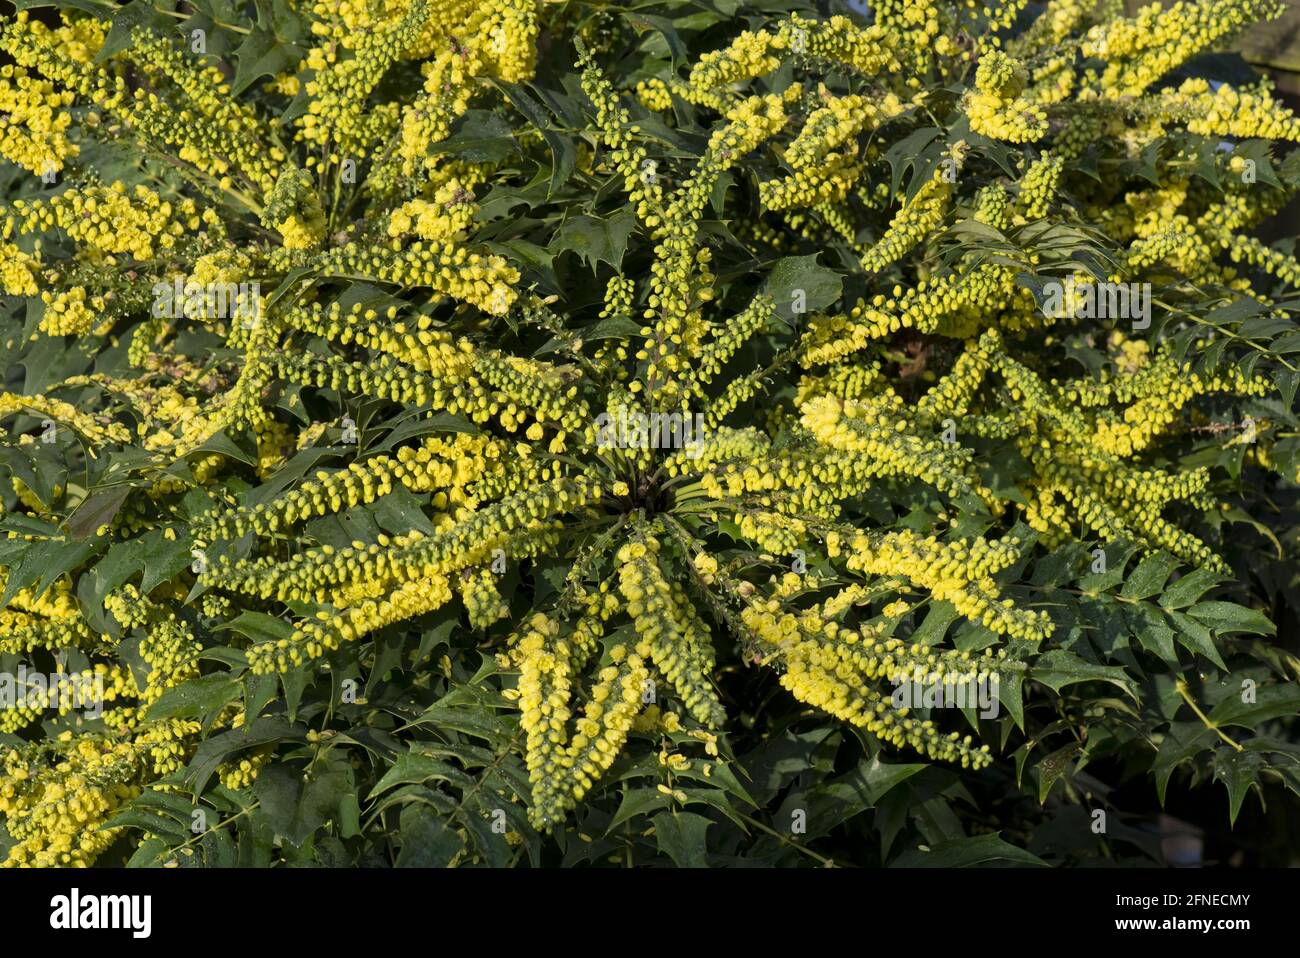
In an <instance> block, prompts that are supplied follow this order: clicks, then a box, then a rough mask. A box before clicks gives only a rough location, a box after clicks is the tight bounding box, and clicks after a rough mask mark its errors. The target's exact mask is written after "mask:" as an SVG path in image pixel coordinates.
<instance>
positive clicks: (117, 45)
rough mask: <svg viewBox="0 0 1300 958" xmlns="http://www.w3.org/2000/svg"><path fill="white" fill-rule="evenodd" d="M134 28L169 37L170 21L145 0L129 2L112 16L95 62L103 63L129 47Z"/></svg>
mask: <svg viewBox="0 0 1300 958" xmlns="http://www.w3.org/2000/svg"><path fill="white" fill-rule="evenodd" d="M136 27H144V28H146V29H149V30H152V31H153V32H154V33H157V34H160V35H162V36H169V35H170V33H171V30H172V21H171V20H169V19H168V18H167V17H164V16H163V15H162V14H161V13H159V12H158V11H157V9H155V8H154V6H153V4H151V3H147V2H146V0H131V2H130V3H128V4H127V5H126V6H124V7H119V8H118V9H117V12H116V13H114V14H113V19H112V21H111V25H110V26H109V29H108V36H106V37H105V38H104V45H103V46H101V47H100V48H99V52H98V53H96V54H95V62H96V63H103V62H104V61H105V60H108V59H109V58H111V57H113V56H114V55H115V54H118V53H121V52H122V51H123V50H125V49H126V48H127V47H128V46H130V45H131V32H132V31H133V30H135V28H136Z"/></svg>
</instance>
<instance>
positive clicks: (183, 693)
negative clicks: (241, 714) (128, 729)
mask: <svg viewBox="0 0 1300 958" xmlns="http://www.w3.org/2000/svg"><path fill="white" fill-rule="evenodd" d="M241 694H243V688H242V687H241V685H240V683H239V682H238V680H236V679H234V678H233V677H232V676H231V675H230V674H229V673H225V672H222V673H218V674H215V675H204V676H201V677H200V678H197V679H190V680H189V681H188V682H183V683H181V684H180V685H177V686H173V687H172V688H170V689H167V690H166V691H165V692H163V694H162V695H161V696H160V697H159V699H158V701H156V702H154V703H153V704H152V705H151V706H149V711H148V712H147V713H146V715H145V718H146V721H149V722H157V721H160V720H162V719H173V718H201V717H203V716H206V715H210V714H211V713H213V712H216V711H218V710H219V709H221V708H222V707H223V706H224V705H226V704H227V703H229V702H233V701H234V700H235V699H237V698H239V697H240V695H241Z"/></svg>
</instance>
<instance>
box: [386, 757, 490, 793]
mask: <svg viewBox="0 0 1300 958" xmlns="http://www.w3.org/2000/svg"><path fill="white" fill-rule="evenodd" d="M431 779H432V780H436V781H443V782H449V783H450V784H452V785H459V786H461V787H464V788H470V787H473V784H474V780H473V779H472V778H470V777H469V776H468V775H466V774H465V773H464V772H462V771H461V770H460V769H458V768H455V767H453V766H451V765H448V764H447V763H446V762H442V761H439V760H438V759H436V758H430V757H429V756H428V755H420V754H418V753H415V752H403V753H402V754H401V755H399V756H397V761H395V762H394V763H393V765H392V767H391V768H389V770H388V771H387V772H386V773H384V777H383V778H381V779H380V780H379V781H378V783H377V784H376V785H375V787H374V788H372V789H371V790H370V794H369V795H368V796H367V798H368V799H373V798H374V797H375V796H376V795H379V794H381V793H383V792H385V791H387V790H388V789H390V788H393V787H394V786H396V785H406V784H413V785H420V784H423V783H424V782H427V781H429V780H431Z"/></svg>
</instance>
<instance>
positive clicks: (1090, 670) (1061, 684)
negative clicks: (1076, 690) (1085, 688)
mask: <svg viewBox="0 0 1300 958" xmlns="http://www.w3.org/2000/svg"><path fill="white" fill-rule="evenodd" d="M1028 677H1029V678H1031V679H1033V680H1034V681H1036V682H1041V683H1042V684H1043V685H1046V686H1047V687H1048V688H1050V689H1052V690H1053V691H1056V692H1059V691H1061V689H1063V688H1065V687H1066V686H1069V685H1075V684H1077V683H1079V682H1092V681H1102V682H1110V683H1112V684H1113V685H1117V686H1119V687H1120V688H1121V689H1123V690H1124V691H1126V692H1129V693H1130V694H1132V691H1133V681H1132V679H1130V678H1129V676H1128V673H1127V672H1125V671H1124V670H1123V669H1122V668H1118V667H1116V666H1108V665H1095V664H1093V663H1092V662H1087V661H1085V660H1084V659H1081V658H1079V657H1078V656H1077V655H1075V654H1074V653H1073V652H1067V651H1065V650H1064V649H1052V650H1051V651H1050V652H1045V653H1043V654H1042V655H1040V656H1039V657H1038V658H1036V659H1035V660H1034V662H1033V664H1032V665H1031V666H1030V668H1029V671H1028Z"/></svg>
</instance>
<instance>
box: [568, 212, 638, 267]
mask: <svg viewBox="0 0 1300 958" xmlns="http://www.w3.org/2000/svg"><path fill="white" fill-rule="evenodd" d="M636 228H637V224H636V216H635V215H633V213H632V211H631V210H619V212H617V213H615V214H614V215H613V216H610V217H609V218H607V219H606V218H601V217H599V216H585V215H579V216H571V217H569V218H568V219H566V220H565V221H564V223H563V224H562V225H561V226H560V228H559V230H558V231H557V232H556V234H555V237H554V238H553V239H552V240H551V244H550V246H549V249H550V250H551V252H553V253H555V254H556V255H557V256H558V255H559V254H560V253H562V252H564V251H566V250H570V251H572V252H574V253H577V254H578V256H580V257H581V258H582V260H583V261H584V262H585V263H586V264H587V265H588V266H590V267H591V268H592V269H593V270H594V269H595V268H596V264H597V263H608V264H609V265H610V266H612V267H614V269H620V268H621V267H622V265H623V254H624V253H626V252H627V241H628V239H629V238H631V236H632V234H633V233H634V232H636Z"/></svg>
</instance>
